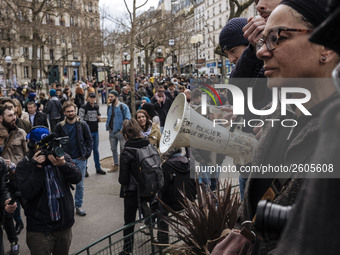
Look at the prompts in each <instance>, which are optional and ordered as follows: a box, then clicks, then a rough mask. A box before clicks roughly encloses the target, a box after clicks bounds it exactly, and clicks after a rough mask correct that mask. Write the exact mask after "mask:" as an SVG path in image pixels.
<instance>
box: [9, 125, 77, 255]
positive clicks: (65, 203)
mask: <svg viewBox="0 0 340 255" xmlns="http://www.w3.org/2000/svg"><path fill="white" fill-rule="evenodd" d="M48 135H49V131H48V129H47V128H44V127H37V128H34V129H33V130H32V131H31V132H30V133H29V134H28V135H27V141H28V144H29V147H30V150H29V153H28V155H27V157H25V159H24V160H22V161H21V162H20V163H19V164H18V166H17V169H16V180H17V183H18V187H19V190H20V191H21V194H22V196H23V198H24V199H25V203H24V210H25V215H26V219H27V233H26V243H27V246H28V248H29V249H30V252H31V254H32V255H35V254H45V255H50V254H53V255H59V254H69V248H70V245H71V241H72V226H73V224H74V206H73V198H72V194H71V190H70V184H77V183H78V182H80V181H81V173H80V172H79V170H78V168H77V167H76V166H75V165H74V164H73V163H72V161H71V158H70V157H69V156H68V155H67V154H65V155H64V156H62V157H56V156H54V155H48V156H46V155H42V154H41V150H40V146H41V145H42V144H41V143H40V142H41V140H42V139H43V138H44V137H46V136H48Z"/></svg>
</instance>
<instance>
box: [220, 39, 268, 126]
mask: <svg viewBox="0 0 340 255" xmlns="http://www.w3.org/2000/svg"><path fill="white" fill-rule="evenodd" d="M262 67H263V61H262V60H260V59H258V58H257V57H256V54H255V52H254V50H253V47H252V46H248V47H247V48H246V49H245V50H244V51H243V53H242V55H241V57H240V58H239V60H238V62H237V64H236V67H235V68H234V70H233V71H232V73H231V75H230V79H229V83H230V84H233V85H235V86H237V87H238V88H240V89H241V90H242V92H243V95H245V98H248V96H246V95H247V94H248V92H247V89H248V87H252V88H253V105H254V108H255V109H257V110H260V109H262V108H263V107H265V106H266V105H267V104H268V103H270V102H271V100H272V97H271V90H270V89H268V87H267V78H266V77H265V76H264V72H263V69H262ZM227 97H228V102H229V103H230V104H231V105H232V104H233V97H232V94H231V93H228V94H227ZM244 109H245V113H244V116H243V117H244V119H245V120H246V123H247V121H248V120H250V119H258V118H259V116H257V115H255V114H253V113H251V112H250V110H249V108H248V104H247V100H245V108H244ZM242 130H243V131H244V132H247V133H252V132H253V127H249V126H246V127H244V128H243V129H242Z"/></svg>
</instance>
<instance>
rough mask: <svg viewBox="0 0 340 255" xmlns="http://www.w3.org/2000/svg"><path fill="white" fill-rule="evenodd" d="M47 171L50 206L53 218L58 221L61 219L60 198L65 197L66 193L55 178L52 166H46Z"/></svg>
mask: <svg viewBox="0 0 340 255" xmlns="http://www.w3.org/2000/svg"><path fill="white" fill-rule="evenodd" d="M45 172H46V190H47V199H48V208H49V210H50V216H51V220H52V221H58V220H60V212H59V202H58V198H61V197H64V193H63V191H62V189H61V188H60V186H59V184H58V181H57V179H56V178H55V175H54V171H53V168H52V166H50V165H47V166H45Z"/></svg>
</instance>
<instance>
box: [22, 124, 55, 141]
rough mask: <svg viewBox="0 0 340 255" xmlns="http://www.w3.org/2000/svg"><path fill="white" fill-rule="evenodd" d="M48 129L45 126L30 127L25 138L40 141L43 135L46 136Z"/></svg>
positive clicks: (48, 132)
mask: <svg viewBox="0 0 340 255" xmlns="http://www.w3.org/2000/svg"><path fill="white" fill-rule="evenodd" d="M49 134H50V131H49V130H48V128H46V127H35V128H33V129H31V130H30V131H29V133H28V135H27V136H26V140H30V141H31V142H34V143H37V142H40V141H41V140H42V139H43V138H44V137H46V136H48V135H49Z"/></svg>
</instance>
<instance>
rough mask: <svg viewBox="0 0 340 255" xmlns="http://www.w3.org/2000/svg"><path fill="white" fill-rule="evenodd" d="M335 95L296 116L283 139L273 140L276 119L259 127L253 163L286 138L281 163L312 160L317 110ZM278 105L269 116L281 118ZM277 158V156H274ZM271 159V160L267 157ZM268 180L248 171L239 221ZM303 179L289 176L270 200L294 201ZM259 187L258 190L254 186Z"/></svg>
mask: <svg viewBox="0 0 340 255" xmlns="http://www.w3.org/2000/svg"><path fill="white" fill-rule="evenodd" d="M336 98H339V97H338V96H331V97H329V98H328V99H326V100H324V101H323V102H321V103H319V104H317V105H315V106H314V107H312V108H311V109H309V111H310V112H311V113H312V116H304V115H302V116H300V117H299V118H297V122H298V125H297V126H296V127H295V128H293V129H292V132H290V134H289V135H288V137H287V138H286V139H285V138H284V139H283V140H282V139H277V134H278V131H279V128H280V123H279V122H276V124H274V127H272V126H271V124H270V125H267V126H265V127H264V128H263V133H262V137H261V139H260V140H259V143H258V145H257V148H255V150H254V157H253V162H252V165H253V166H260V165H261V164H266V162H268V155H277V153H276V154H275V152H274V153H273V152H272V150H273V148H274V149H275V146H274V145H275V143H285V141H286V140H287V147H286V149H285V153H284V154H283V155H282V159H283V162H280V161H278V163H279V164H280V163H282V164H284V165H290V164H292V163H297V164H308V163H312V159H313V158H312V156H313V153H314V151H315V148H316V144H317V140H318V138H319V130H320V113H321V111H322V110H323V109H324V108H325V107H326V106H327V105H329V104H330V103H332V102H333V101H334V100H335V99H336ZM280 111H281V109H280V107H279V108H278V109H277V110H276V111H275V112H274V113H273V115H272V116H271V117H270V118H269V119H282V118H283V117H282V116H281V114H280ZM277 157H278V158H279V157H280V155H277ZM271 160H273V159H271ZM271 181H272V180H271V179H269V180H268V179H254V178H252V174H251V175H250V178H249V179H248V181H247V185H246V189H245V194H244V201H243V203H242V205H241V208H240V210H239V223H242V222H243V221H246V220H252V219H253V217H254V215H255V213H256V206H257V203H258V201H259V200H260V199H261V197H262V196H263V194H264V192H265V191H266V190H267V188H268V187H269V185H270V182H271ZM302 184H303V179H297V178H294V176H293V178H291V179H290V180H289V181H288V182H287V183H286V184H285V188H284V189H283V190H282V191H281V193H280V194H279V195H278V196H277V197H276V198H275V199H274V201H273V202H274V203H276V204H280V205H292V204H294V202H295V201H296V197H297V195H298V194H299V192H300V189H301V186H302ZM259 187H260V188H262V191H259V189H258V188H259ZM276 245H277V242H276V241H272V242H261V243H260V242H259V250H258V251H257V253H256V252H255V254H267V253H268V252H269V251H270V250H272V249H273V248H275V247H276Z"/></svg>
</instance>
